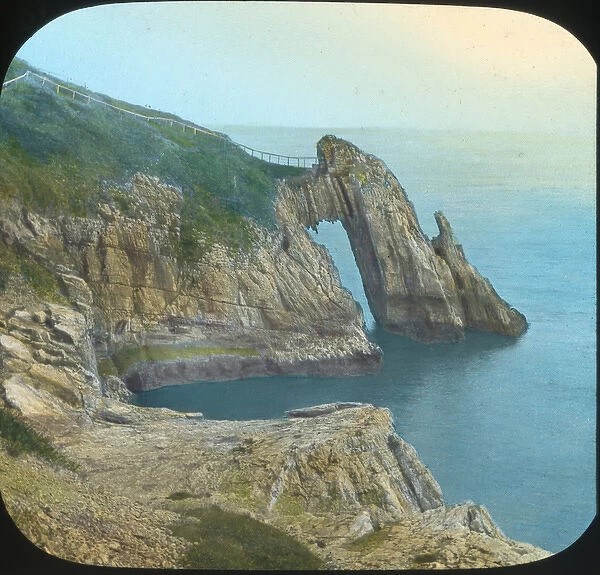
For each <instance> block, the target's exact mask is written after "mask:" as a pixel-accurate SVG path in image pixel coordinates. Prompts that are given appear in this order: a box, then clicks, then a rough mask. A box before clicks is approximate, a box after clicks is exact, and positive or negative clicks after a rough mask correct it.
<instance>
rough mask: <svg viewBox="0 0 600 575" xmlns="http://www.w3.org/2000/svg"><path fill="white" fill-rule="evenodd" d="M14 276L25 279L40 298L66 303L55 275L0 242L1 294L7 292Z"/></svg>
mask: <svg viewBox="0 0 600 575" xmlns="http://www.w3.org/2000/svg"><path fill="white" fill-rule="evenodd" d="M13 275H16V276H20V277H21V278H23V280H24V281H25V282H26V283H27V284H28V285H29V286H30V287H31V288H32V289H33V291H34V292H35V293H36V295H38V296H39V297H40V298H42V299H45V300H50V301H55V302H63V301H64V297H63V296H61V295H60V289H59V286H58V282H57V281H56V277H55V276H54V274H52V273H51V272H49V271H48V270H47V269H46V268H45V267H43V266H42V265H40V264H38V263H37V262H36V261H34V260H33V259H31V258H30V257H29V256H27V255H26V254H19V253H17V252H16V251H15V250H14V249H13V248H12V247H11V246H8V245H6V244H5V243H4V242H3V241H2V240H0V293H2V292H4V291H5V290H6V288H7V287H8V281H9V279H10V277H11V276H13Z"/></svg>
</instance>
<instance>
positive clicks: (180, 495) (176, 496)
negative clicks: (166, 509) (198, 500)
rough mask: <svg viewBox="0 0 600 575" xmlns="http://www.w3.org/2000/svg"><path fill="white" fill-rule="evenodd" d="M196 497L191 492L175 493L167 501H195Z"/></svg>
mask: <svg viewBox="0 0 600 575" xmlns="http://www.w3.org/2000/svg"><path fill="white" fill-rule="evenodd" d="M195 497H196V495H194V494H193V493H190V492H189V491H174V492H173V493H171V495H169V496H168V497H167V499H171V501H183V500H184V499H193V498H195Z"/></svg>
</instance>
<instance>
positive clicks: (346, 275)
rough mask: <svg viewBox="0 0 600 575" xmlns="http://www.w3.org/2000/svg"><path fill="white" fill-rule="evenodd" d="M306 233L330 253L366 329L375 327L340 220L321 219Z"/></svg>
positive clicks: (370, 329) (369, 329)
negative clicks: (359, 311)
mask: <svg viewBox="0 0 600 575" xmlns="http://www.w3.org/2000/svg"><path fill="white" fill-rule="evenodd" d="M308 233H309V234H310V237H311V238H312V240H313V241H314V242H316V243H318V244H322V245H324V246H325V247H326V248H327V250H328V251H329V253H330V254H331V257H332V258H333V262H334V264H335V267H336V268H337V269H338V271H339V274H340V281H341V283H342V286H344V287H345V288H346V289H347V290H348V291H349V292H350V293H351V294H352V297H353V298H354V301H356V302H358V304H359V305H360V307H361V308H362V312H363V316H364V318H365V327H366V329H367V331H372V330H373V329H375V326H376V322H375V318H374V317H373V314H372V313H371V309H370V308H369V302H368V300H367V296H366V294H365V288H364V285H363V281H362V278H361V276H360V272H359V270H358V267H357V265H356V260H355V259H354V254H353V253H352V248H351V247H350V240H349V239H348V234H347V233H346V230H345V229H344V227H343V226H342V223H341V222H340V221H337V222H327V221H321V222H319V224H317V226H316V231H315V230H314V228H312V227H311V228H308Z"/></svg>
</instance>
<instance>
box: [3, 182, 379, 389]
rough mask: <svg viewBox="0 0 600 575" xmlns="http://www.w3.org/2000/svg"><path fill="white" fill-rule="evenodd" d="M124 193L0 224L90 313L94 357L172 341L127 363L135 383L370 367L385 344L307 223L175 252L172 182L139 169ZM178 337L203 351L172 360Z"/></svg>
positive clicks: (12, 209)
mask: <svg viewBox="0 0 600 575" xmlns="http://www.w3.org/2000/svg"><path fill="white" fill-rule="evenodd" d="M127 192H128V194H129V195H128V197H129V199H130V204H131V205H130V207H129V209H128V212H127V215H124V213H123V212H122V211H121V210H119V209H118V207H117V205H116V204H115V203H106V204H102V205H100V206H99V213H100V216H99V217H96V218H75V217H67V216H65V217H60V218H57V219H54V220H50V219H48V218H44V217H42V216H40V215H37V214H35V213H32V212H31V211H28V210H26V209H24V208H22V207H21V206H20V205H19V204H18V203H16V202H14V203H12V204H9V205H7V207H6V210H3V213H2V215H1V216H0V234H1V237H2V239H3V240H4V242H5V244H7V245H8V246H9V247H10V248H11V249H13V250H15V251H18V252H20V253H25V254H27V255H29V256H30V257H32V258H34V259H35V260H36V261H38V262H40V263H42V264H43V265H44V266H45V267H47V268H49V269H51V270H53V271H54V272H55V273H56V274H57V277H58V278H59V283H60V285H61V287H62V289H63V292H64V294H65V295H66V297H67V298H68V299H69V300H70V301H71V302H73V303H74V304H75V305H76V306H77V307H78V309H81V310H86V313H89V314H91V316H92V317H93V318H94V330H93V331H94V343H95V349H96V352H97V353H98V354H99V356H109V355H111V354H113V353H115V352H116V351H118V350H119V349H121V348H123V347H131V346H134V347H137V346H144V345H150V346H151V345H171V346H174V347H173V352H172V354H171V355H172V357H173V358H174V359H173V361H170V362H169V361H165V362H163V364H161V365H160V366H157V365H154V364H151V363H144V362H142V361H140V362H137V363H135V364H134V365H132V366H130V367H131V369H130V373H129V374H126V379H127V380H128V383H129V384H130V386H131V387H132V389H148V388H151V387H156V386H159V385H164V384H168V383H182V382H185V381H197V380H199V379H207V380H210V379H231V378H237V377H247V376H250V375H264V374H281V373H308V374H311V373H312V374H328V373H340V374H352V373H357V372H369V371H373V370H376V369H378V366H379V362H380V357H381V354H380V351H379V349H378V348H377V346H375V345H374V344H372V343H370V342H369V341H368V340H367V338H366V335H365V333H364V330H363V318H362V315H361V312H360V309H359V308H358V306H357V304H356V303H355V302H354V300H353V299H352V297H351V294H350V293H349V292H348V291H347V290H345V289H344V288H343V287H342V286H341V284H340V281H339V276H338V273H337V270H336V268H335V267H334V265H333V262H332V260H331V257H330V256H329V254H328V252H327V251H326V250H325V249H324V248H323V247H322V246H319V245H317V244H315V243H313V242H312V241H311V240H310V237H309V236H308V234H307V233H306V232H305V231H304V230H302V232H301V233H300V234H299V235H298V237H296V238H295V240H294V242H293V247H291V248H290V249H284V248H283V247H282V237H281V234H280V233H279V232H278V231H273V232H268V231H265V230H264V229H260V228H256V229H255V238H256V241H255V242H254V245H253V246H252V248H251V250H250V252H248V253H233V252H232V251H231V250H229V249H228V248H227V247H225V246H222V245H219V244H216V243H214V244H212V245H211V246H210V247H208V248H207V250H206V251H205V253H204V254H203V256H202V257H200V258H199V259H196V260H193V261H182V259H181V257H180V254H179V253H178V238H179V233H180V230H179V215H178V214H179V210H180V204H181V195H180V192H179V191H178V190H177V189H176V188H173V187H170V186H167V185H164V184H162V183H161V182H159V181H157V180H156V179H153V178H148V177H146V176H143V175H137V176H136V177H135V178H134V179H133V181H132V182H131V185H130V186H129V189H128V190H127ZM185 346H188V347H189V346H196V347H197V348H204V349H205V350H208V351H207V352H206V353H205V354H202V353H201V351H202V349H200V352H199V354H198V359H197V361H192V360H185V361H181V360H180V361H178V360H177V356H178V354H177V348H178V347H179V348H181V347H185ZM233 348H236V349H242V350H243V351H244V353H243V354H242V355H238V354H236V352H235V351H233V352H232V351H231V350H232V349H233ZM215 350H216V351H215ZM219 350H221V351H219ZM227 350H229V351H227ZM209 352H210V353H209ZM141 373H143V374H144V377H140V374H141Z"/></svg>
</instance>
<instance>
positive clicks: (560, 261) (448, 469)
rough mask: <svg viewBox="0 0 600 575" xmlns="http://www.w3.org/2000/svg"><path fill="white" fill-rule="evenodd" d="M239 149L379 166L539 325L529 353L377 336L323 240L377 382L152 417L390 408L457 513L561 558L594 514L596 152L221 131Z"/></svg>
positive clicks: (322, 382)
mask: <svg viewBox="0 0 600 575" xmlns="http://www.w3.org/2000/svg"><path fill="white" fill-rule="evenodd" d="M220 129H222V130H223V131H225V132H227V133H228V134H230V135H231V137H232V138H233V139H234V140H236V141H239V142H241V143H244V144H247V145H249V146H252V147H255V148H259V149H265V150H267V151H273V152H278V153H282V154H298V155H311V154H313V153H314V148H313V145H314V142H316V141H317V140H318V139H319V137H320V136H321V135H323V134H324V133H334V134H336V135H339V136H341V137H345V138H346V139H349V140H350V141H352V142H354V143H355V144H357V145H358V146H359V147H361V148H363V149H364V150H365V151H368V152H371V153H374V154H375V155H377V156H379V157H380V158H382V159H383V160H384V161H385V162H386V163H387V165H388V166H389V167H390V169H392V171H393V172H394V173H395V175H396V176H397V177H398V179H399V181H400V182H401V184H402V185H403V187H404V188H405V189H406V191H407V193H408V195H409V198H410V199H411V200H412V201H413V203H414V205H415V208H416V210H417V215H418V216H419V220H420V222H421V225H422V227H423V229H424V231H425V233H427V234H429V235H430V236H433V235H435V234H436V233H437V230H436V228H435V222H434V220H433V216H432V214H433V212H434V211H435V210H436V209H442V210H443V211H444V213H445V214H446V216H447V217H448V219H449V220H450V222H451V224H452V225H453V228H454V231H455V234H456V236H457V238H458V240H459V241H460V242H461V243H462V244H463V247H464V250H465V253H466V255H467V258H468V259H469V260H470V261H471V263H473V264H474V265H475V266H476V267H477V268H478V269H479V271H480V272H481V273H482V274H483V275H484V276H486V277H488V278H489V279H490V280H491V281H492V283H493V284H494V286H495V288H496V290H497V291H498V293H499V294H500V295H501V296H502V297H503V298H504V299H506V300H507V301H509V302H510V303H511V304H512V305H514V306H515V307H517V308H518V309H519V310H520V311H522V312H523V313H524V314H525V315H526V316H527V319H528V321H529V324H530V328H529V330H528V332H527V333H526V334H525V335H524V336H522V337H521V338H519V339H511V338H505V337H501V336H495V335H490V334H482V333H469V334H468V337H467V338H466V340H465V341H463V342H461V343H458V344H443V345H434V346H427V345H422V344H417V343H414V342H411V341H408V340H405V339H404V338H401V337H398V336H393V335H391V334H387V333H385V332H382V331H381V330H378V329H377V328H376V326H375V325H374V322H373V319H372V317H371V315H370V313H369V312H368V306H367V304H366V300H365V297H364V294H363V292H362V285H361V281H360V277H359V276H358V272H357V270H356V266H355V264H354V261H353V258H352V253H351V251H350V247H349V245H348V241H347V238H346V237H345V234H344V231H343V229H342V228H341V226H340V225H339V224H320V225H319V230H318V234H313V236H314V238H315V240H316V241H318V242H320V243H324V244H325V245H327V246H328V247H329V249H330V251H331V252H332V254H333V257H334V261H335V262H336V265H337V267H338V269H339V270H340V275H341V278H342V283H343V284H344V285H345V286H346V287H347V288H348V289H350V290H351V291H352V293H353V294H354V296H355V298H356V299H357V301H359V303H360V304H361V305H362V307H363V309H364V310H365V318H366V322H367V326H368V327H369V330H370V331H369V337H370V338H371V339H373V340H374V341H376V342H377V343H378V344H379V345H380V346H381V347H382V349H383V350H384V364H383V369H382V371H381V372H380V373H379V374H376V375H371V376H364V377H352V378H306V377H285V378H283V377H278V378H254V379H249V380H244V381H234V382H223V383H198V384H192V385H182V386H173V387H169V388H162V389H159V390H154V391H151V392H146V393H143V394H140V395H138V397H137V401H138V402H139V403H140V404H143V405H153V406H166V407H171V408H174V409H180V410H184V411H196V410H197V411H202V412H203V413H204V414H205V416H206V417H208V418H213V419H254V418H270V417H281V416H283V413H284V411H285V410H287V409H291V408H296V407H302V406H307V405H313V404H317V403H323V402H329V401H364V402H370V403H373V404H375V405H378V406H385V407H388V408H389V409H390V410H391V411H392V413H393V415H394V420H395V423H396V428H397V431H398V433H399V434H400V435H401V436H403V437H404V438H405V439H407V440H408V441H409V442H411V443H412V444H413V445H414V446H415V447H416V449H417V451H418V452H419V455H420V457H421V459H422V460H423V461H424V462H425V463H426V464H427V465H428V466H429V468H430V469H431V470H432V472H433V473H434V475H435V477H436V479H437V480H438V481H439V483H440V485H441V487H442V490H443V492H444V495H445V498H446V501H447V502H448V503H457V502H461V501H464V500H466V499H469V500H473V501H475V502H477V503H481V504H484V505H485V506H486V507H487V508H488V509H489V510H490V512H491V513H492V516H493V517H494V519H495V520H496V522H497V523H498V525H499V526H500V527H501V528H502V529H503V531H504V532H505V533H506V535H508V536H509V537H513V538H515V539H520V540H524V541H528V542H531V543H534V544H537V545H540V546H542V547H545V548H546V549H549V550H550V551H560V550H561V549H564V548H565V547H567V546H568V545H570V544H571V543H572V542H574V541H575V540H576V539H577V538H578V537H579V535H580V534H581V533H582V532H583V531H584V530H585V529H586V527H587V526H588V525H589V522H590V521H591V520H592V518H593V517H594V515H595V512H596V510H595V502H596V495H595V489H596V478H595V465H596V464H595V426H596V413H595V405H596V399H595V392H596V333H595V326H596V302H595V297H596V277H595V269H596V267H595V263H596V243H595V150H594V142H593V140H591V139H590V138H588V139H586V138H583V137H575V136H564V135H563V136H558V135H548V134H538V135H519V134H491V133H471V134H469V133H458V132H416V131H412V132H411V131H400V130H311V129H283V128H223V127H220Z"/></svg>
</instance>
